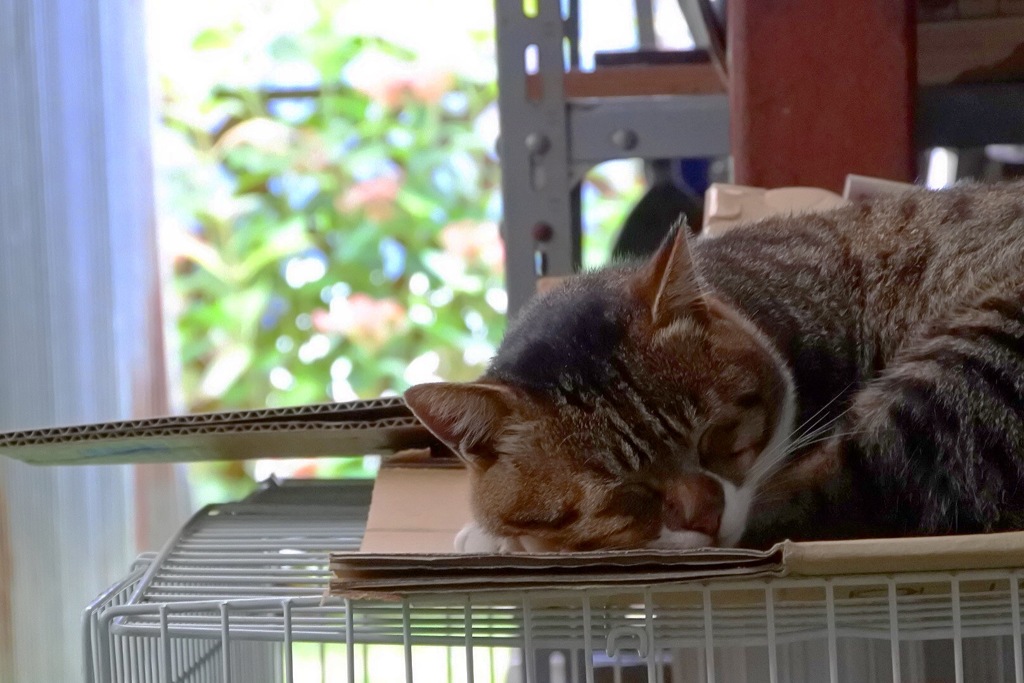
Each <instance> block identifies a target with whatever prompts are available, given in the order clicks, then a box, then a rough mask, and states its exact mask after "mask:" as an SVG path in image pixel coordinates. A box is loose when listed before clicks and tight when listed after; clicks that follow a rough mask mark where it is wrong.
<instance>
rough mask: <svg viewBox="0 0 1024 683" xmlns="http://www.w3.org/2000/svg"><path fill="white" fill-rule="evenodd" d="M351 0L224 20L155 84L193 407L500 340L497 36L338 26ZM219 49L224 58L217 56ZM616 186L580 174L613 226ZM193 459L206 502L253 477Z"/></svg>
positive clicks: (382, 375)
mask: <svg viewBox="0 0 1024 683" xmlns="http://www.w3.org/2000/svg"><path fill="white" fill-rule="evenodd" d="M353 4H358V3H353V2H352V0H349V1H346V0H322V1H320V2H313V3H304V4H303V5H302V7H303V8H304V12H305V14H303V16H304V19H303V21H301V22H296V21H293V20H292V15H288V17H289V22H290V23H289V22H283V23H282V25H281V26H280V29H279V30H275V26H274V24H273V22H267V21H263V22H256V21H254V20H250V19H246V17H250V16H252V15H249V14H245V13H239V14H237V15H236V16H233V17H232V16H227V17H221V18H220V23H219V24H218V25H216V26H209V27H205V28H203V29H201V30H199V31H198V33H197V34H196V35H195V37H194V40H193V42H192V49H193V51H194V54H196V55H199V56H203V55H206V56H208V57H209V64H210V67H209V68H210V70H211V72H212V73H211V74H205V75H204V77H202V78H185V77H183V76H182V75H181V73H179V72H175V74H172V75H165V76H164V77H163V78H162V79H161V88H162V96H163V103H162V104H163V107H162V130H161V131H159V134H160V135H161V136H162V149H163V150H164V153H163V157H162V158H163V160H164V163H163V164H162V166H163V169H164V175H163V183H162V184H163V187H162V190H163V192H162V194H163V198H164V200H163V206H164V211H165V220H164V226H165V230H164V233H165V246H166V247H167V248H168V249H169V251H170V252H171V254H172V256H173V280H174V293H175V297H176V305H177V307H178V311H177V321H178V322H177V331H178V336H179V344H180V364H181V377H182V390H183V395H184V399H185V404H186V405H185V408H187V409H188V410H190V411H205V410H225V409H240V408H252V407H261V406H281V405H293V404H302V403H315V402H322V401H329V400H335V401H343V400H349V399H355V398H370V397H376V396H381V395H387V394H390V393H396V392H401V391H402V390H404V389H405V388H406V387H408V386H409V385H410V384H413V383H417V382H422V381H429V380H432V379H438V378H441V377H443V378H445V379H450V380H468V379H472V378H473V377H475V376H477V375H478V374H480V372H482V371H483V369H484V367H485V365H486V362H487V360H488V359H489V358H490V357H491V355H492V354H493V352H494V349H495V347H496V345H497V343H498V341H499V339H500V336H501V333H502V331H503V328H504V314H505V305H506V298H505V293H504V289H503V284H502V264H503V248H502V243H501V240H500V239H499V235H498V227H497V220H498V218H499V215H500V187H499V167H498V164H497V160H496V158H495V156H494V153H493V150H492V146H493V142H494V138H495V137H496V135H497V131H496V125H497V115H496V111H495V100H496V88H495V83H494V67H493V57H492V56H490V50H491V47H490V46H491V44H492V42H493V35H492V34H491V33H489V32H483V33H481V32H476V33H473V31H471V30H470V29H467V30H466V31H465V32H466V33H468V34H471V35H469V36H468V38H467V40H468V41H469V42H470V43H472V44H475V45H477V46H478V47H479V50H480V54H481V59H480V60H464V61H463V62H462V65H463V66H461V67H459V68H455V67H451V66H447V67H445V66H437V65H436V64H437V62H436V60H422V59H419V57H420V55H418V54H416V53H415V52H414V51H413V50H411V49H409V47H407V46H400V45H397V44H395V43H394V42H389V41H387V40H385V39H383V38H380V37H371V36H365V35H363V36H356V35H344V34H343V33H339V30H338V25H339V20H338V19H339V16H343V15H344V11H345V10H346V8H347V7H348V6H350V5H353ZM295 11H298V10H295ZM376 11H379V10H376ZM299 13H300V14H302V12H299ZM357 23H358V22H357ZM224 55H231V60H229V61H231V66H230V67H224V68H221V67H217V66H216V65H218V64H220V61H219V60H218V59H216V57H218V56H224ZM488 59H489V60H490V61H489V62H488ZM221 61H223V60H221ZM250 71H255V72H256V74H257V75H256V77H253V74H252V73H250ZM221 72H223V73H221ZM231 74H234V77H231ZM260 74H262V75H260ZM197 89H198V91H197ZM158 158H160V157H159V156H158ZM168 160H171V161H170V162H169V163H168ZM634 175H635V174H634ZM615 185H616V183H613V182H608V181H601V182H598V183H592V184H590V186H589V187H588V193H587V196H588V197H589V198H590V201H591V202H592V203H593V204H594V205H595V206H596V207H597V210H598V212H599V215H600V216H601V217H602V218H603V223H604V224H605V225H617V224H618V222H619V220H620V218H621V214H622V211H624V210H625V208H626V207H623V206H622V205H621V202H620V203H615V204H614V206H612V208H611V209H609V208H608V206H609V202H608V200H607V199H606V198H607V197H610V196H613V195H615V194H616V187H615ZM620 185H621V183H620ZM615 207H621V210H618V209H616V208H615ZM605 232H606V233H607V232H609V231H605ZM607 243H608V236H607V235H604V236H602V237H601V238H600V239H597V240H595V241H594V245H596V248H598V249H602V250H604V249H606V246H607ZM592 252H593V248H592V249H591V250H590V253H592ZM604 253H607V251H604ZM588 262H589V263H593V262H594V258H593V257H592V256H590V257H588ZM193 471H194V472H195V473H196V475H197V476H196V477H195V479H196V484H197V486H198V487H199V491H198V496H197V497H198V498H199V499H200V500H209V499H214V498H224V497H233V496H237V495H239V494H241V493H244V492H245V490H247V489H248V488H249V487H251V486H252V476H253V473H254V469H253V467H252V466H243V465H241V464H238V463H234V464H228V463H214V464H206V465H201V466H196V468H195V469H194V470H193ZM274 471H277V472H282V471H283V472H286V473H288V474H289V475H292V476H302V475H324V474H330V475H349V476H351V475H356V476H359V475H363V476H365V475H367V474H372V471H373V464H372V462H364V461H363V460H361V459H345V460H339V461H327V460H322V461H303V462H292V463H280V464H276V465H274V466H273V467H264V468H262V470H261V471H260V472H257V474H259V475H262V474H266V473H269V472H274Z"/></svg>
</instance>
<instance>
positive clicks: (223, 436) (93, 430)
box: [0, 397, 437, 465]
mask: <svg viewBox="0 0 1024 683" xmlns="http://www.w3.org/2000/svg"><path fill="white" fill-rule="evenodd" d="M436 445H437V444H436V440H435V439H434V438H433V437H432V436H431V435H430V433H429V432H428V431H427V430H426V429H425V428H424V427H423V426H422V424H420V422H419V421H418V420H417V419H416V418H415V417H413V416H412V413H411V412H410V411H409V409H408V408H407V407H406V405H405V403H404V402H403V401H402V399H401V398H397V397H396V398H385V399H377V400H373V401H353V402H349V403H324V404H317V405H310V406H297V407H294V408H272V409H266V410H246V411H232V412H220V413H206V414H201V415H182V416H176V417H158V418H153V419H148V420H129V421H122V422H106V423H98V424H90V425H77V426H73V427H55V428H50V429H34V430H28V431H20V432H10V433H6V434H0V454H2V455H6V456H8V457H12V458H16V459H18V460H23V461H25V462H29V463H33V464H39V465H43V464H49V465H58V464H59V465H68V464H100V463H129V462H182V461H188V460H235V459H247V458H264V457H315V456H334V455H365V454H367V453H377V454H387V453H392V452H395V451H398V450H402V449H407V448H429V447H436Z"/></svg>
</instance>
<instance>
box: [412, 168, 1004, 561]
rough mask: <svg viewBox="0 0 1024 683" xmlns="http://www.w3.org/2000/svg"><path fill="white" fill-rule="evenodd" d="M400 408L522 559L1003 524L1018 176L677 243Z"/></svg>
mask: <svg viewBox="0 0 1024 683" xmlns="http://www.w3.org/2000/svg"><path fill="white" fill-rule="evenodd" d="M407 400H408V402H409V404H410V406H411V407H412V408H413V410H414V411H415V412H416V414H417V415H419V416H420V417H421V419H423V421H424V422H425V424H426V425H427V426H428V427H429V428H430V429H431V430H433V431H434V433H435V434H437V435H438V436H439V437H440V438H441V439H442V440H444V441H446V442H447V443H448V444H449V445H450V446H451V447H452V448H453V449H454V450H456V451H457V452H459V453H460V454H461V455H462V456H463V457H464V458H465V459H466V460H467V462H469V463H470V465H471V471H472V474H473V502H474V510H475V514H476V517H477V521H478V522H479V524H480V525H481V527H483V528H484V529H485V530H486V531H487V532H488V533H489V534H491V535H493V536H495V537H498V538H504V539H519V540H521V541H522V543H523V544H524V545H525V546H526V547H532V548H538V549H586V548H604V547H636V546H643V545H659V544H662V545H664V544H668V545H680V544H682V545H692V544H702V543H708V542H718V543H723V544H734V543H737V542H742V543H743V544H747V545H764V544H767V543H770V542H773V541H776V540H779V539H781V538H783V537H791V538H842V537H850V536H861V535H880V534H886V535H888V534H937V533H948V532H957V531H961V532H968V531H991V530H997V529H1008V528H1018V527H1024V184H1020V183H1017V184H1005V185H999V186H982V185H966V186H961V187H957V188H955V189H951V190H948V191H943V192H928V191H924V190H921V191H916V192H911V193H909V194H907V195H904V196H899V197H894V198H887V199H881V200H877V201H874V202H871V203H866V204H859V205H855V206H850V207H846V208H842V209H839V210H836V211H832V212H829V213H823V214H814V215H802V216H791V217H777V218H770V219H767V220H764V221H761V222H759V223H757V224H753V225H749V226H741V227H738V228H736V229H734V230H733V231H731V232H729V233H727V234H725V235H723V236H722V237H719V238H715V239H698V240H695V241H694V242H693V244H691V245H687V243H686V239H685V236H682V235H680V236H678V237H677V238H676V239H675V240H674V241H670V242H667V243H666V245H665V246H663V247H662V249H661V250H660V251H659V252H658V254H656V255H655V256H654V257H653V258H652V259H651V261H650V262H648V263H645V264H641V265H621V266H615V267H611V268H608V269H605V270H602V271H599V272H596V273H590V274H586V275H582V276H579V277H577V278H572V279H571V280H570V281H568V282H567V283H566V284H565V285H564V286H562V287H560V288H557V289H556V290H554V291H552V292H550V293H549V294H547V295H544V296H541V297H538V298H537V299H536V300H535V301H534V302H532V303H531V305H529V306H528V307H527V308H526V309H524V311H523V312H522V313H521V315H519V316H518V318H517V319H516V320H515V321H513V323H512V324H511V326H510V328H509V330H508V333H507V335H506V338H505V341H504V342H503V344H502V346H501V348H500V349H499V352H498V355H497V357H496V358H495V360H494V362H493V363H492V365H491V368H490V369H489V370H488V372H487V373H486V374H485V375H484V376H483V377H482V378H481V380H479V381H478V382H476V383H472V384H463V385H451V384H438V385H424V386H421V387H414V388H413V389H411V390H410V391H409V392H408V393H407Z"/></svg>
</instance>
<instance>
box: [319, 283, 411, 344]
mask: <svg viewBox="0 0 1024 683" xmlns="http://www.w3.org/2000/svg"><path fill="white" fill-rule="evenodd" d="M311 317H312V319H313V327H314V328H316V329H317V331H319V332H323V333H335V334H343V335H345V336H346V337H348V338H350V339H352V340H353V341H356V342H361V343H368V344H372V345H374V346H380V345H381V344H383V343H384V342H385V341H387V340H388V339H389V338H390V337H391V336H393V335H394V334H396V333H397V332H398V331H399V330H400V329H401V328H402V327H404V325H405V322H406V318H405V308H403V307H402V305H401V304H400V303H398V302H397V301H395V300H394V299H375V298H373V297H371V296H369V295H367V294H361V293H356V294H352V295H351V296H349V297H347V298H341V297H337V298H335V299H333V300H332V301H331V308H330V310H329V311H325V310H324V309H317V310H315V311H313V313H312V316H311Z"/></svg>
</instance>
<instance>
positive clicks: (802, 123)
mask: <svg viewBox="0 0 1024 683" xmlns="http://www.w3.org/2000/svg"><path fill="white" fill-rule="evenodd" d="M914 6H915V2H914V0H845V1H844V0H729V4H728V12H729V16H728V32H729V35H728V45H729V76H730V88H729V98H730V102H729V108H730V116H731V121H732V131H731V137H732V150H733V156H734V162H735V173H736V182H737V183H740V184H743V185H754V186H758V187H780V186H788V185H807V186H815V187H824V188H827V189H831V190H837V191H838V190H841V189H842V185H843V180H844V178H845V177H846V174H847V173H860V174H864V175H870V176H877V177H882V178H890V179H893V180H904V181H909V180H912V179H913V176H914V149H913V137H912V136H913V102H914V93H915V90H916V80H917V79H916V70H917V65H916V49H917V46H916V31H915V26H914Z"/></svg>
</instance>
